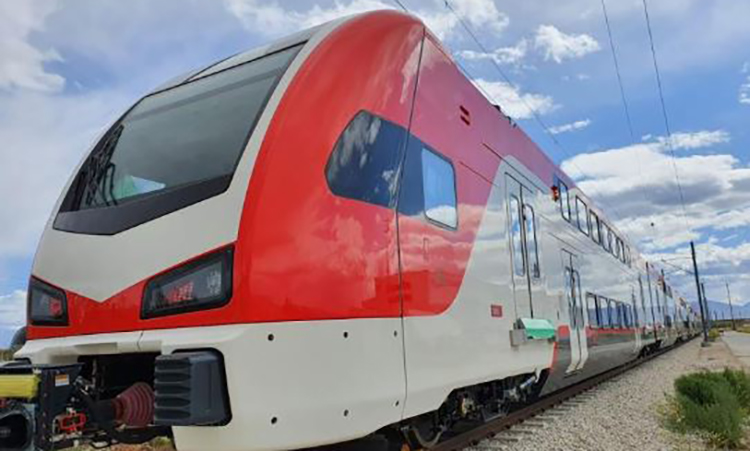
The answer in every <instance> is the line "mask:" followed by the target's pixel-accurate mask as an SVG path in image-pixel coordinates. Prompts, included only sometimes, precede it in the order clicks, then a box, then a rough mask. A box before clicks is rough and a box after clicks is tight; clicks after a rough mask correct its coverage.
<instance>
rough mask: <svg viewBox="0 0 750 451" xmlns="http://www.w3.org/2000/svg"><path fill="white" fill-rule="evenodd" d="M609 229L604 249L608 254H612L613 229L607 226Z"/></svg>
mask: <svg viewBox="0 0 750 451" xmlns="http://www.w3.org/2000/svg"><path fill="white" fill-rule="evenodd" d="M605 227H606V229H607V239H606V240H605V241H604V249H606V250H607V252H610V253H611V252H612V229H611V228H610V227H609V226H608V225H605Z"/></svg>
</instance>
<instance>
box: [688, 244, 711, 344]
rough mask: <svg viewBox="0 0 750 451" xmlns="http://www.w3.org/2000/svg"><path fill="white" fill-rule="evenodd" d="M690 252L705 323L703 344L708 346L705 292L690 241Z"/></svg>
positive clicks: (693, 246) (702, 319)
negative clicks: (702, 289) (704, 302)
mask: <svg viewBox="0 0 750 451" xmlns="http://www.w3.org/2000/svg"><path fill="white" fill-rule="evenodd" d="M690 252H691V253H692V256H693V274H694V275H695V287H696V288H697V290H698V305H699V306H700V310H701V323H702V324H703V346H708V328H707V327H706V314H705V312H704V309H703V294H702V293H701V282H700V277H699V276H698V261H697V260H696V258H695V243H693V242H692V241H691V242H690Z"/></svg>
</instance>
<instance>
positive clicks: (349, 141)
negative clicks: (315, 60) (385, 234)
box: [325, 111, 406, 208]
mask: <svg viewBox="0 0 750 451" xmlns="http://www.w3.org/2000/svg"><path fill="white" fill-rule="evenodd" d="M405 134H406V130H404V129H403V128H402V127H400V126H398V125H396V124H394V123H392V122H389V121H387V120H385V119H382V118H379V117H377V116H375V115H373V114H370V113H368V112H367V111H360V112H359V113H357V115H356V116H354V118H353V119H352V120H351V121H350V122H349V125H347V126H346V128H345V129H344V131H343V132H342V133H341V136H339V139H338V141H337V142H336V145H335V146H334V149H333V152H332V153H331V156H330V157H329V159H328V163H327V164H326V169H325V172H326V179H327V181H328V187H329V188H330V189H331V191H332V192H333V194H335V195H337V196H341V197H346V198H349V199H353V200H358V201H362V202H367V203H370V204H375V205H380V206H383V207H388V208H393V207H394V206H395V204H396V196H395V195H396V187H397V184H398V173H399V171H398V168H399V165H400V163H401V155H402V154H403V140H404V137H405V136H406V135H405Z"/></svg>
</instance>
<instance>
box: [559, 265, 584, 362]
mask: <svg viewBox="0 0 750 451" xmlns="http://www.w3.org/2000/svg"><path fill="white" fill-rule="evenodd" d="M562 258H563V267H564V268H565V272H564V274H563V277H564V284H563V287H564V290H565V294H564V299H565V301H566V306H565V307H566V310H567V312H568V325H569V330H570V365H569V366H568V369H567V370H566V373H573V372H575V371H579V370H580V369H582V368H583V365H584V364H585V363H586V360H588V357H589V350H588V338H587V337H586V315H584V313H583V308H584V307H583V306H584V304H583V292H582V291H581V275H580V273H579V272H578V261H577V260H578V258H577V257H576V256H575V255H573V254H571V253H570V252H568V251H562Z"/></svg>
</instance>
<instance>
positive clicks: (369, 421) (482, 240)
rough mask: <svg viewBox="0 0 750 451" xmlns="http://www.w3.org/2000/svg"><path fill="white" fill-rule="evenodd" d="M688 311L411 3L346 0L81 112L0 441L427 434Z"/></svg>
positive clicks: (283, 440)
mask: <svg viewBox="0 0 750 451" xmlns="http://www.w3.org/2000/svg"><path fill="white" fill-rule="evenodd" d="M696 331H697V330H696V318H695V313H694V312H693V311H692V309H691V308H690V305H689V303H688V302H687V301H685V299H684V298H683V297H681V296H680V295H679V293H677V291H676V290H674V289H673V287H671V286H670V284H669V282H668V280H667V279H666V278H665V277H664V274H663V273H662V272H660V271H659V270H658V269H657V268H656V267H655V266H653V265H651V264H650V263H648V262H647V261H646V260H645V259H644V258H643V257H642V256H641V255H640V254H639V253H638V252H637V250H636V248H635V246H633V245H632V243H631V242H630V241H629V240H628V239H627V237H626V236H625V235H624V234H623V233H620V232H619V231H618V229H617V228H616V227H615V226H614V225H613V223H612V221H610V220H609V219H607V216H606V215H605V213H604V211H603V210H602V209H600V208H599V207H597V206H596V204H595V203H594V202H593V200H592V199H591V198H590V197H589V196H587V195H586V194H585V193H584V192H583V191H582V190H581V189H580V188H579V187H578V186H577V185H576V183H575V182H574V180H573V179H572V178H571V177H569V176H568V175H566V174H565V173H564V172H563V171H562V170H561V169H560V168H559V167H558V166H556V165H555V164H554V163H553V161H552V160H551V159H550V158H548V157H547V156H546V155H545V153H544V152H543V151H542V150H541V149H540V148H539V147H538V146H537V145H536V144H535V143H534V142H533V141H532V140H531V139H530V138H529V137H528V136H527V135H526V134H525V133H524V131H523V130H522V129H521V128H520V127H519V126H518V125H517V124H516V123H515V122H514V121H513V119H511V118H510V117H508V116H507V115H506V114H505V113H504V112H503V110H502V105H494V104H492V103H491V102H490V101H489V100H488V99H487V98H485V97H484V96H483V95H482V93H481V92H480V91H479V90H478V89H477V88H476V87H475V85H474V84H473V83H472V81H471V80H469V79H468V78H467V77H466V76H465V75H464V73H463V72H462V70H461V69H460V68H459V67H458V66H457V64H456V62H455V61H454V60H453V58H452V57H451V53H450V51H449V50H447V49H446V48H445V47H444V46H443V45H442V44H441V43H440V41H439V39H438V38H437V37H436V35H435V34H434V33H432V32H431V31H430V30H429V29H427V27H426V26H425V25H424V23H422V22H421V21H420V20H419V19H418V18H416V17H413V16H411V15H408V14H404V13H401V12H397V11H374V12H368V13H363V14H359V15H355V16H350V17H346V18H341V19H337V20H334V21H332V22H328V23H325V24H322V25H319V26H316V27H314V28H311V29H309V30H305V31H302V32H299V33H297V34H294V35H292V36H289V37H286V38H283V39H281V40H278V41H276V42H273V43H270V44H268V45H265V46H262V47H260V48H257V49H254V50H251V51H247V52H244V53H240V54H237V55H234V56H232V57H229V58H226V59H224V60H221V61H219V62H216V63H213V64H210V65H207V66H206V67H202V68H199V69H197V70H194V71H191V72H189V73H186V74H183V75H180V76H178V77H176V78H174V79H172V80H170V81H169V82H167V83H165V84H164V85H162V86H160V87H158V88H157V89H155V90H154V91H153V92H151V93H149V94H147V95H145V96H144V97H143V98H141V99H139V100H138V101H137V102H135V103H134V105H133V106H132V107H130V108H129V109H128V110H127V111H126V112H125V113H124V114H123V115H122V116H121V117H120V118H118V119H117V120H116V121H114V123H113V124H112V125H111V126H109V127H108V128H107V130H106V131H105V132H104V133H102V136H100V137H99V138H97V140H96V142H95V143H94V145H93V146H92V147H91V149H89V151H88V152H87V153H86V155H85V157H84V158H83V159H82V161H81V162H80V164H79V165H78V167H77V168H76V169H75V171H74V173H73V175H72V176H71V178H70V180H69V182H68V183H67V185H66V186H65V188H64V190H63V192H62V194H61V196H60V198H59V200H58V202H57V204H56V205H55V206H54V209H53V213H52V215H51V217H50V219H49V222H48V223H47V225H46V227H45V230H44V232H43V235H42V238H41V240H40V243H39V246H38V250H37V253H36V256H35V259H34V263H33V268H32V274H31V279H30V282H29V288H28V323H27V328H26V337H25V343H24V344H23V347H22V348H21V349H20V350H18V351H17V352H16V354H15V359H16V360H14V361H13V362H12V363H10V364H7V365H5V366H3V367H0V448H2V449H9V450H16V451H21V450H36V449H40V450H53V449H63V448H65V447H67V446H71V445H74V444H82V443H87V442H88V443H94V444H98V445H107V444H114V443H142V442H146V441H148V440H151V439H152V438H154V437H158V436H168V437H170V438H172V439H173V441H174V444H175V446H176V448H177V449H178V450H180V451H206V450H213V451H254V450H258V451H260V450H292V449H307V448H314V447H320V446H328V445H335V444H340V443H364V442H367V441H370V442H372V441H380V442H383V443H386V444H387V445H386V446H389V447H390V448H387V449H399V450H406V449H429V448H430V447H432V446H434V445H435V444H437V443H439V442H440V440H441V439H442V438H444V437H445V436H446V434H450V433H451V430H453V428H454V427H455V426H456V425H457V424H463V423H466V422H472V421H474V422H481V421H488V420H489V419H492V418H497V417H499V416H502V415H505V414H507V413H508V412H509V411H511V410H513V409H515V408H517V407H518V406H521V405H524V404H525V403H529V402H532V401H533V400H534V399H536V398H538V397H540V396H544V395H545V394H548V393H551V392H554V391H556V390H560V389H561V388H563V387H566V386H569V385H571V384H575V383H578V382H580V381H582V380H585V379H587V378H590V377H592V376H594V375H596V374H599V373H601V372H603V371H607V370H608V369H611V368H614V367H617V366H620V365H623V364H625V363H627V362H629V361H631V360H634V359H637V358H639V357H640V356H644V355H646V354H649V353H652V352H655V351H657V350H659V349H661V348H664V347H669V346H672V345H673V344H675V343H676V342H679V341H684V340H687V339H689V338H690V337H691V336H693V335H695V333H696Z"/></svg>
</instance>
